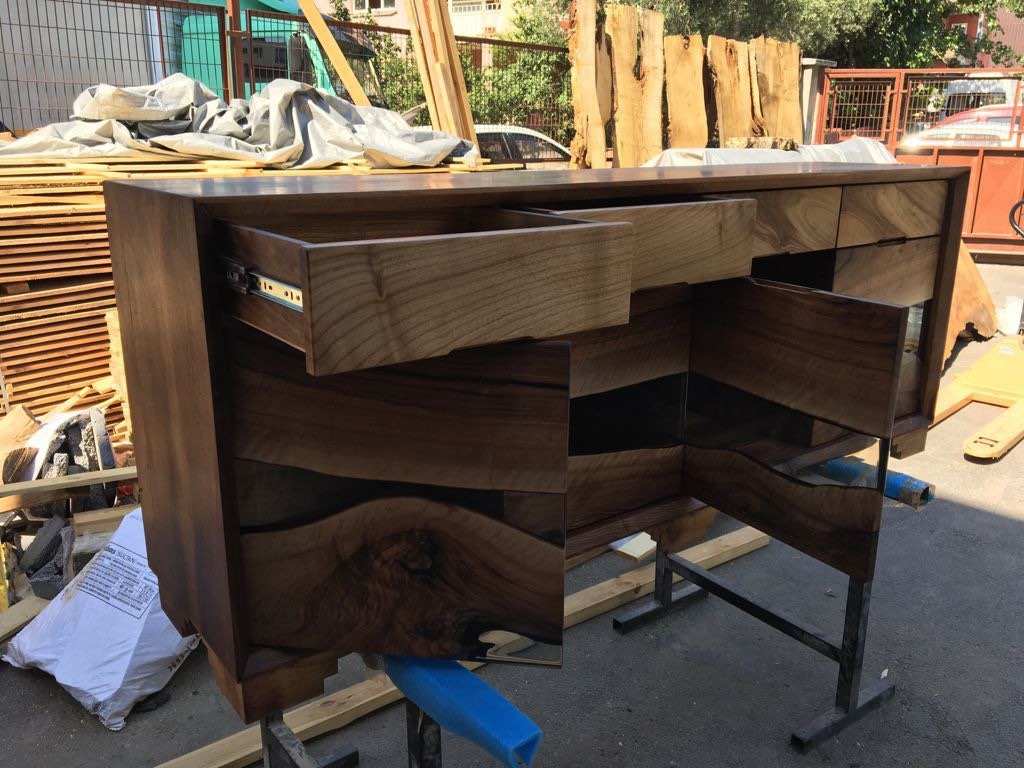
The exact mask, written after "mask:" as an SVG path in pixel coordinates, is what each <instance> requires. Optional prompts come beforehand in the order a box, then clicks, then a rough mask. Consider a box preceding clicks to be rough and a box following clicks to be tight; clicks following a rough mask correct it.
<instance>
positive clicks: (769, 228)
mask: <svg viewBox="0 0 1024 768" xmlns="http://www.w3.org/2000/svg"><path fill="white" fill-rule="evenodd" d="M842 195H843V188H842V187H824V188H821V189H776V190H770V191H767V192H751V193H749V194H743V195H724V197H743V198H749V199H752V200H756V201H757V219H756V222H755V224H754V245H753V255H754V256H769V255H772V254H776V253H802V252H805V251H823V250H826V249H829V248H835V246H836V233H837V231H838V228H839V205H840V199H841V198H842Z"/></svg>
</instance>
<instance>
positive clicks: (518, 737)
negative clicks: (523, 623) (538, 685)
mask: <svg viewBox="0 0 1024 768" xmlns="http://www.w3.org/2000/svg"><path fill="white" fill-rule="evenodd" d="M384 664H385V669H386V670H387V673H388V677H390V678H391V681H392V682H393V683H394V684H395V685H396V686H397V687H398V689H399V690H400V691H402V693H404V694H405V695H406V697H407V698H408V699H409V700H410V701H411V702H412V703H413V704H415V705H416V706H417V707H419V708H420V709H422V710H423V711H424V712H426V713H427V714H428V715H430V717H432V718H433V719H434V720H435V721H436V722H437V723H438V725H440V726H441V727H442V728H444V729H445V730H447V731H451V732H452V733H454V734H456V735H458V736H461V737H462V738H464V739H468V740H469V741H472V742H473V743H474V744H478V745H479V746H481V747H483V748H484V749H486V750H487V751H488V752H490V753H491V754H492V755H494V757H496V758H497V759H498V760H500V761H501V762H503V763H504V764H505V765H507V766H509V768H519V766H520V765H527V766H529V765H532V764H533V758H534V756H535V755H536V753H537V747H538V746H540V740H541V736H543V733H542V731H541V729H540V728H538V727H537V725H536V724H535V723H534V722H533V721H532V720H530V719H529V718H528V717H527V716H526V715H524V714H523V713H522V712H520V711H519V710H518V709H516V707H515V706H513V704H512V703H511V702H510V701H509V700H508V699H506V698H505V697H504V696H502V695H501V694H500V693H498V692H497V691H496V690H494V688H492V687H491V686H490V685H488V684H487V683H486V682H484V681H483V680H482V679H481V678H479V677H477V676H476V675H474V674H473V673H472V672H470V671H469V670H468V669H466V668H465V667H463V666H462V665H461V664H459V663H458V662H455V661H449V660H448V659H420V658H414V657H412V656H385V657H384ZM520 761H521V762H520Z"/></svg>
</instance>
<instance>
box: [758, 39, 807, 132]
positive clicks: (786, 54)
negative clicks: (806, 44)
mask: <svg viewBox="0 0 1024 768" xmlns="http://www.w3.org/2000/svg"><path fill="white" fill-rule="evenodd" d="M750 51H751V64H752V66H751V73H750V74H751V87H752V90H753V92H754V94H756V97H755V98H754V114H755V115H758V114H760V115H761V116H762V118H763V121H764V128H765V134H766V135H768V136H774V137H777V138H787V139H793V140H794V141H796V142H798V143H799V142H801V141H802V140H803V134H804V123H803V112H802V109H801V107H800V46H799V45H798V44H796V43H784V42H781V41H780V40H774V39H772V38H766V37H764V36H761V37H758V38H755V39H754V40H751V41H750Z"/></svg>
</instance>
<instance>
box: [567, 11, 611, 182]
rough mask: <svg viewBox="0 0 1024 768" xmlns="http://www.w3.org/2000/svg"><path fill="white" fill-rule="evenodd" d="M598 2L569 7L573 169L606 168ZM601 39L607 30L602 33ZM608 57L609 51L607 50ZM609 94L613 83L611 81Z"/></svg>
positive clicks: (608, 87)
mask: <svg viewBox="0 0 1024 768" xmlns="http://www.w3.org/2000/svg"><path fill="white" fill-rule="evenodd" d="M598 34H599V31H598V28H597V1H596V0H573V2H572V4H571V5H570V6H569V61H571V62H572V67H571V68H570V70H569V81H570V85H571V86H572V109H573V126H574V128H575V134H574V135H573V139H572V143H571V144H570V145H569V149H570V152H571V153H572V159H571V161H570V163H571V166H572V167H573V168H605V167H607V165H608V163H607V160H606V158H605V151H606V145H605V132H604V127H605V123H607V119H605V117H604V116H603V113H602V108H601V107H602V104H601V97H600V95H599V87H600V86H599V82H600V78H599V76H598V47H599V46H598V45H597V42H598ZM600 35H601V39H603V38H604V29H601V30H600ZM604 52H605V54H606V55H607V48H606V49H605V51H604ZM605 85H606V86H607V90H608V95H609V97H610V95H611V81H610V80H608V81H607V82H606V83H605Z"/></svg>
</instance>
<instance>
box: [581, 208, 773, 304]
mask: <svg viewBox="0 0 1024 768" xmlns="http://www.w3.org/2000/svg"><path fill="white" fill-rule="evenodd" d="M756 212H757V204H756V203H754V202H751V201H749V200H708V201H703V202H693V203H664V204H654V205H633V206H612V207H603V208H572V209H568V210H564V211H561V213H562V215H564V216H572V217H574V218H579V219H586V220H588V221H605V222H616V221H624V222H628V223H630V224H632V225H633V231H634V233H635V242H636V252H635V255H634V256H633V278H632V290H633V291H641V290H643V289H645V288H655V287H657V286H662V285H670V284H672V283H691V284H696V283H706V282H711V281H712V280H724V279H726V278H729V277H746V276H747V275H749V274H750V260H751V254H752V248H753V233H754V222H755V214H756Z"/></svg>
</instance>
